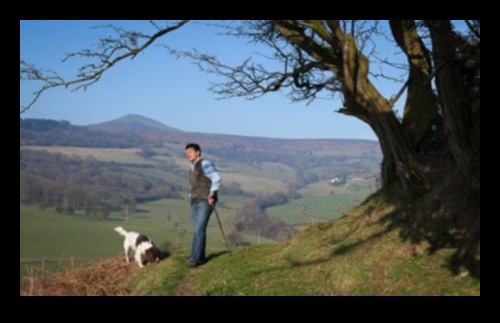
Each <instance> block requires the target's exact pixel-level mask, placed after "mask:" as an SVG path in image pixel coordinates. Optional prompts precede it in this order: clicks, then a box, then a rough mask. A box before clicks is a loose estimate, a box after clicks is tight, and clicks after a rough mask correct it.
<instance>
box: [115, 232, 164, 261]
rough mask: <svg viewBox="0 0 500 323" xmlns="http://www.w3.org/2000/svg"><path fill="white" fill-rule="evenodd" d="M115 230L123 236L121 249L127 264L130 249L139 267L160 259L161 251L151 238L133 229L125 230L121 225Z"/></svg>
mask: <svg viewBox="0 0 500 323" xmlns="http://www.w3.org/2000/svg"><path fill="white" fill-rule="evenodd" d="M115 231H116V232H118V233H119V234H120V235H121V236H123V237H124V238H125V241H124V242H123V249H124V251H125V260H126V261H127V264H128V263H129V262H130V251H133V252H135V255H134V258H135V261H136V262H137V264H138V265H139V267H144V265H145V264H146V263H148V262H150V263H155V262H158V261H160V256H161V251H160V249H158V248H157V247H156V246H155V245H154V243H153V241H152V240H151V239H149V238H148V237H146V236H145V235H143V234H140V233H138V232H135V231H129V232H127V231H125V230H124V229H123V228H122V227H116V228H115Z"/></svg>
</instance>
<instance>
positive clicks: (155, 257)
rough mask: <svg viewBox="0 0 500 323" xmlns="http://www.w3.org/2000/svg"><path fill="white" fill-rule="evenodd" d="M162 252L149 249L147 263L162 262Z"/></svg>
mask: <svg viewBox="0 0 500 323" xmlns="http://www.w3.org/2000/svg"><path fill="white" fill-rule="evenodd" d="M160 256H161V251H160V249H158V248H156V247H152V248H149V249H148V250H146V252H145V259H144V261H145V262H149V263H156V262H159V261H160Z"/></svg>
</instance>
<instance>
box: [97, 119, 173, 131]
mask: <svg viewBox="0 0 500 323" xmlns="http://www.w3.org/2000/svg"><path fill="white" fill-rule="evenodd" d="M88 128H91V129H103V130H106V129H119V130H126V131H139V132H159V133H171V132H181V130H178V129H175V128H172V127H169V126H166V125H164V124H163V123H161V122H158V121H155V120H152V119H150V118H146V117H143V116H140V115H136V114H128V115H126V116H124V117H121V118H118V119H115V120H111V121H107V122H103V123H98V124H95V125H90V126H88Z"/></svg>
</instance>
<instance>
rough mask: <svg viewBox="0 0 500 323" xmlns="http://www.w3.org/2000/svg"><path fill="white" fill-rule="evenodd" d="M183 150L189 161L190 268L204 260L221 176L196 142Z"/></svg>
mask: <svg viewBox="0 0 500 323" xmlns="http://www.w3.org/2000/svg"><path fill="white" fill-rule="evenodd" d="M185 152H186V158H187V160H188V161H189V162H190V163H191V165H190V166H191V168H190V170H189V185H190V187H191V189H190V194H189V197H190V200H191V217H192V219H193V241H192V243H191V254H190V256H189V262H188V266H189V267H191V268H192V267H197V266H199V265H201V264H203V263H204V262H205V246H206V241H207V226H208V220H209V219H210V215H211V214H212V212H213V211H214V208H215V203H216V202H217V191H218V190H219V188H220V184H221V178H220V175H219V173H218V172H217V169H216V168H215V165H214V164H213V163H212V162H210V161H208V160H206V159H202V158H201V148H200V146H199V145H198V144H194V143H191V144H187V145H186V148H185Z"/></svg>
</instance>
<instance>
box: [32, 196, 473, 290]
mask: <svg viewBox="0 0 500 323" xmlns="http://www.w3.org/2000/svg"><path fill="white" fill-rule="evenodd" d="M158 207H159V206H158ZM405 208H406V206H404V204H394V203H392V202H390V201H387V200H385V199H384V198H383V197H380V196H374V197H373V196H372V197H371V198H370V199H369V200H367V201H366V202H365V203H363V204H362V205H360V206H359V207H357V208H356V209H354V210H352V211H351V212H349V213H348V214H346V215H345V216H344V217H343V218H341V219H339V220H335V221H330V222H327V223H321V224H317V225H315V226H310V227H308V228H307V229H305V230H303V231H301V232H300V233H299V234H297V235H295V236H294V237H293V238H291V239H289V240H287V241H284V242H281V243H276V244H261V245H256V246H250V247H244V248H238V249H236V250H234V251H233V252H232V253H231V254H229V253H227V252H225V251H224V250H223V248H220V247H216V246H211V247H209V248H208V254H209V255H211V256H209V257H210V258H211V259H210V260H209V261H208V262H207V263H206V264H204V265H203V266H201V267H198V268H195V269H188V268H187V266H186V263H185V259H186V257H187V250H186V249H185V248H184V249H180V250H176V251H174V252H173V253H172V254H171V255H170V257H168V258H167V259H165V260H164V261H162V262H160V263H159V264H156V265H151V266H147V267H146V268H145V269H141V270H134V271H132V272H131V273H130V274H129V275H128V276H125V277H123V279H121V280H120V281H117V282H116V284H114V285H113V286H110V288H115V290H117V291H115V292H116V293H118V294H126V295H241V296H243V295H264V296H271V295H480V280H479V278H474V277H471V276H470V275H469V274H468V272H467V271H466V270H463V269H462V271H461V272H459V273H457V274H454V273H453V272H451V271H450V269H449V267H448V264H449V260H450V257H451V256H452V254H453V252H454V250H452V249H451V248H443V249H440V250H437V251H435V252H432V253H431V252H429V250H428V245H426V244H425V243H419V244H412V243H409V242H407V241H405V240H403V239H402V238H401V231H400V229H399V228H398V227H393V226H390V225H389V222H387V219H388V218H391V217H394V216H395V215H397V214H400V213H401V212H404V211H405V210H407V209H405ZM117 266H122V264H120V265H117ZM94 271H98V272H101V271H102V266H101V267H99V266H97V267H96V268H94V267H90V268H88V269H86V271H83V272H82V271H74V275H75V276H76V277H80V276H82V275H83V277H96V275H95V273H94ZM110 272H111V270H110ZM68 275H69V274H66V276H64V277H65V278H64V280H63V281H62V282H61V281H57V280H54V282H53V283H48V286H47V290H48V291H50V293H54V292H53V291H59V292H58V293H59V294H61V293H62V294H64V292H61V290H62V291H64V290H66V294H72V293H73V292H74V290H76V288H69V287H68V286H67V284H68V282H70V281H79V280H78V279H75V278H74V277H73V278H71V277H72V276H68ZM104 277H105V276H104ZM95 279H96V281H95V286H97V287H99V286H101V287H99V288H101V289H102V285H103V284H101V283H100V281H99V279H103V278H95ZM81 280H84V279H81ZM81 280H80V281H81ZM75 284H76V283H75ZM90 285H91V284H89V283H86V285H85V286H86V289H81V288H80V289H79V291H80V292H81V293H83V295H95V294H98V292H100V293H101V294H109V293H106V291H102V290H97V291H96V290H93V289H90V290H89V289H88V288H89V286H90ZM50 293H49V292H47V294H50ZM42 294H43V291H42Z"/></svg>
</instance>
